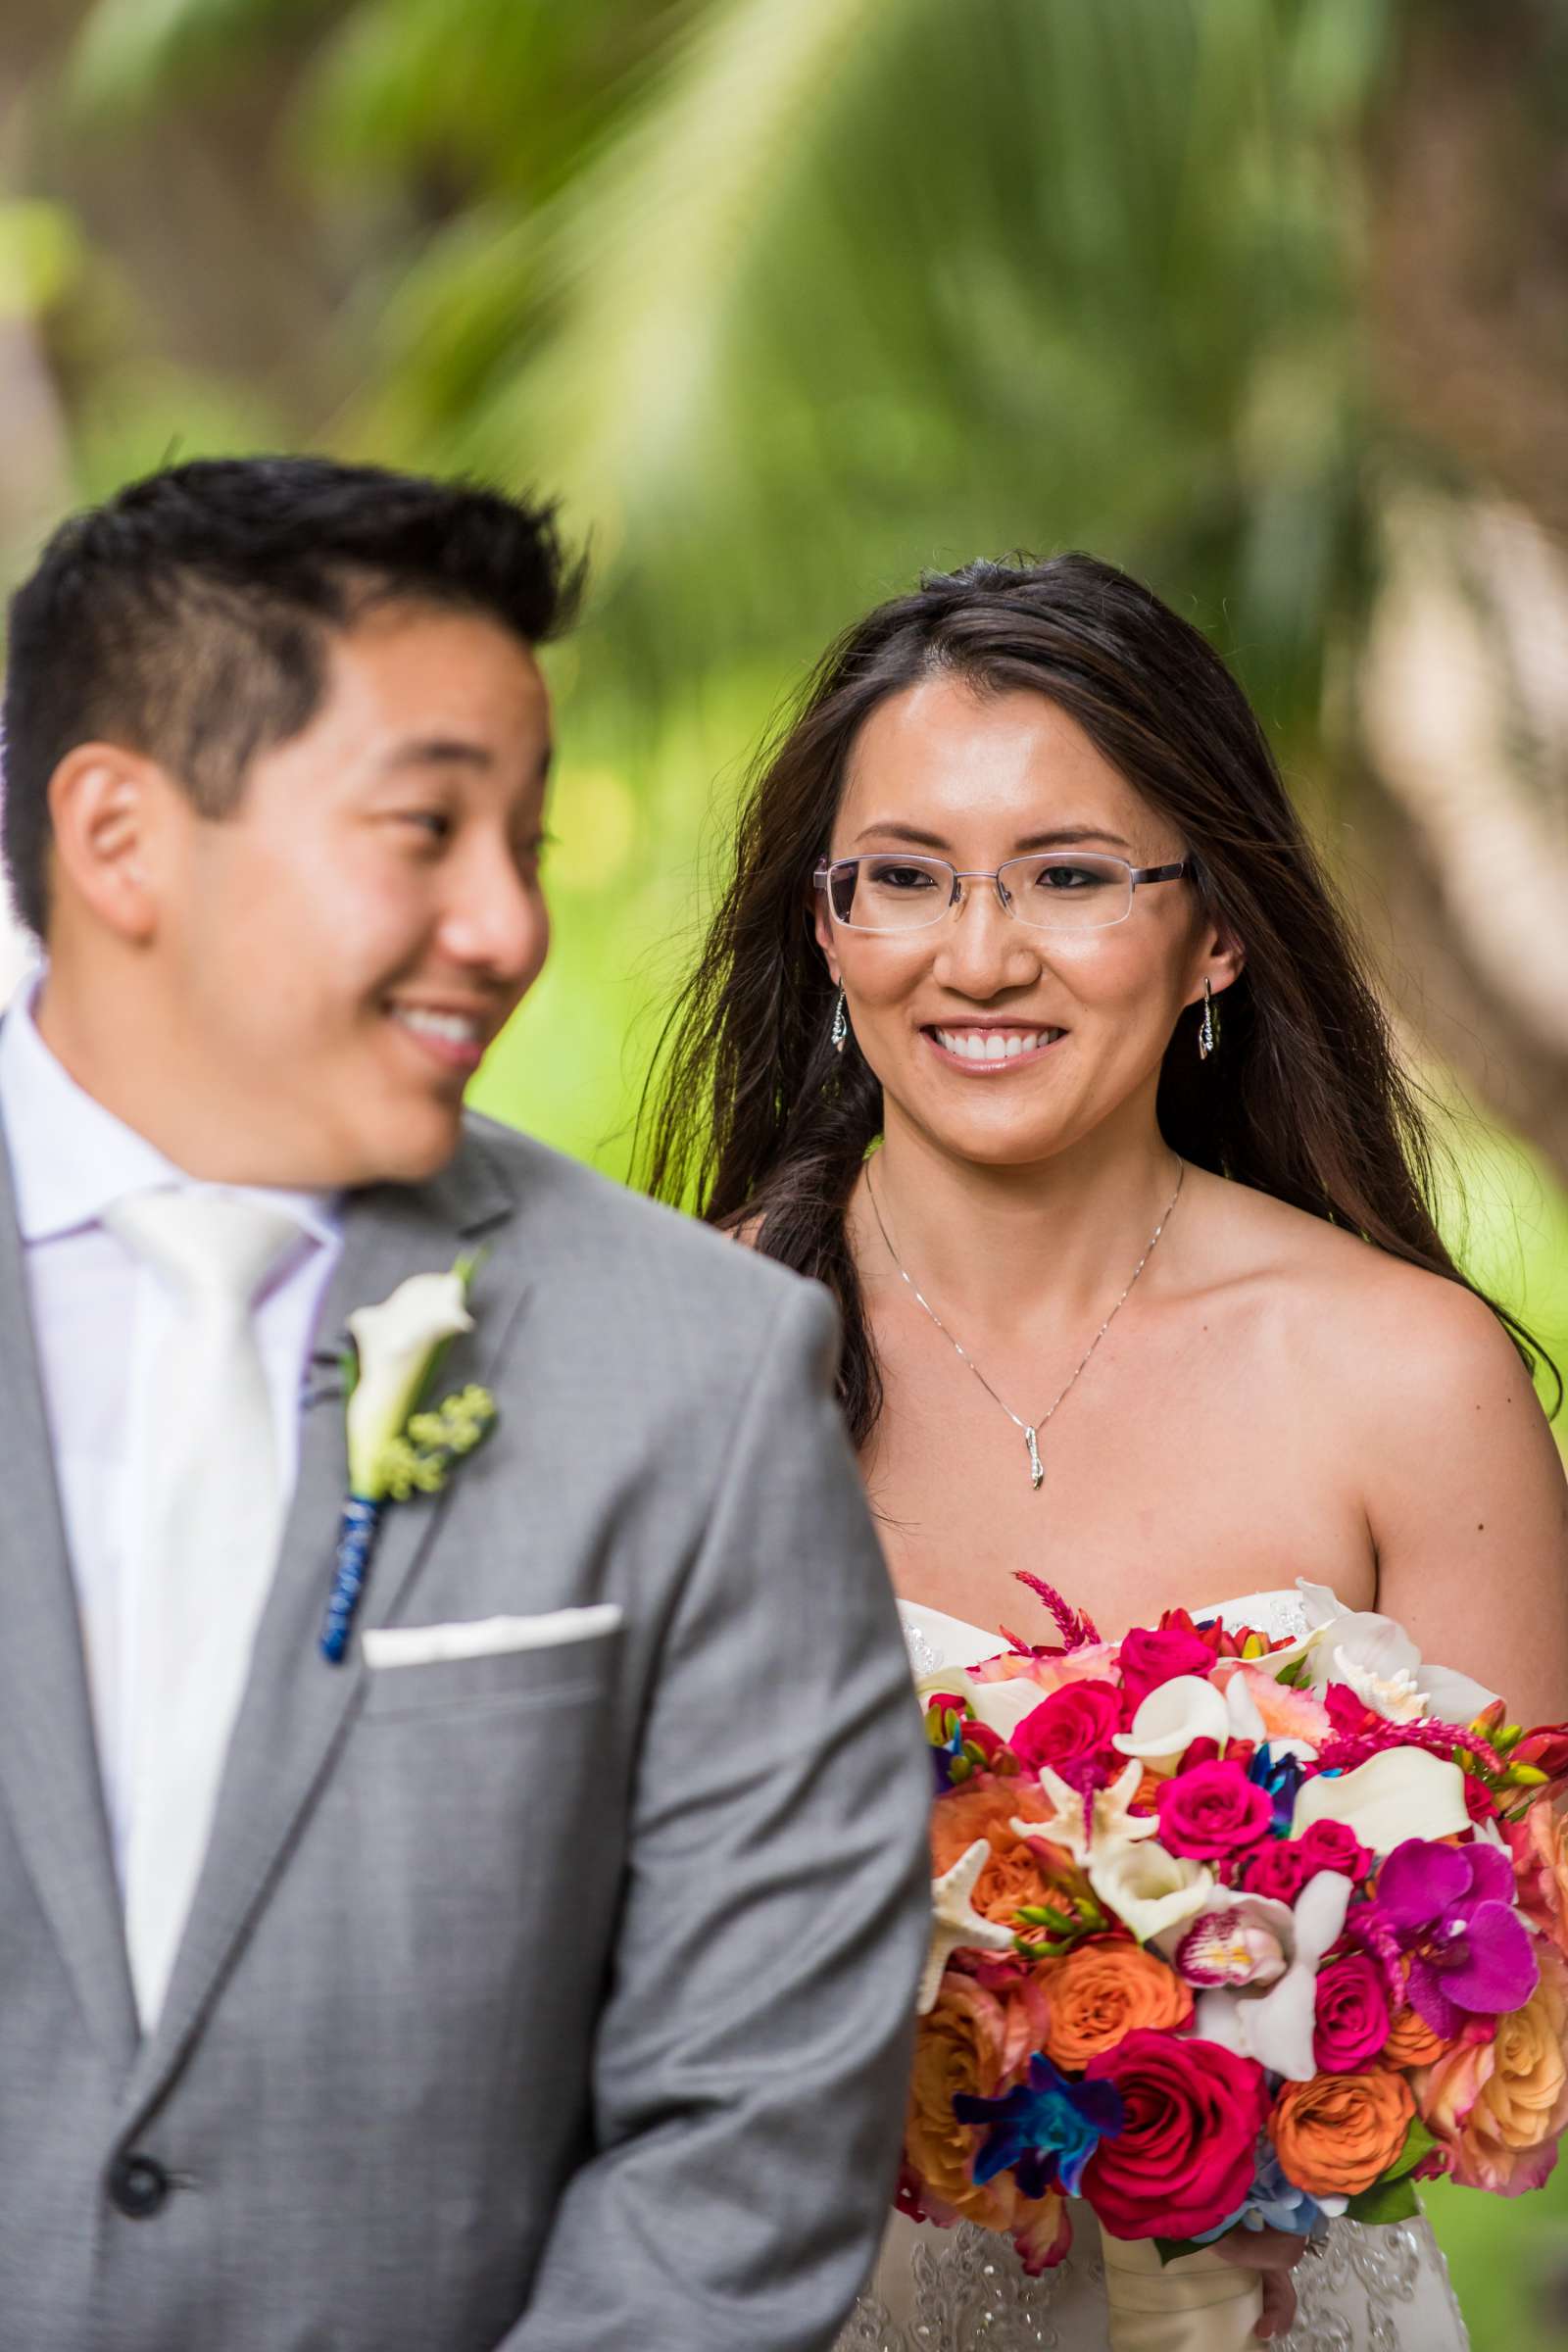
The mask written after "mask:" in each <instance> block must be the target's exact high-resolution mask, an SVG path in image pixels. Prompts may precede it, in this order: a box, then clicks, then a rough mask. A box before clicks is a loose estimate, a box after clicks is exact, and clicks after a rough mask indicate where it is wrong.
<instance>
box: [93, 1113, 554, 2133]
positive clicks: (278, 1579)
mask: <svg viewBox="0 0 1568 2352" xmlns="http://www.w3.org/2000/svg"><path fill="white" fill-rule="evenodd" d="M514 1207H515V1199H514V1196H513V1193H512V1191H511V1189H510V1188H509V1187H508V1186H507V1185H506V1184H505V1182H504V1180H503V1179H502V1178H501V1177H500V1175H499V1174H498V1172H497V1171H496V1170H494V1169H493V1167H492V1165H491V1162H490V1160H489V1159H488V1158H487V1156H486V1155H485V1153H484V1152H483V1149H482V1146H481V1145H479V1144H478V1143H476V1142H474V1141H473V1140H472V1139H471V1138H470V1139H468V1140H467V1141H466V1143H465V1145H464V1147H463V1149H462V1151H461V1152H460V1153H459V1155H458V1157H457V1159H456V1160H454V1161H453V1163H452V1165H451V1167H450V1168H448V1169H447V1170H446V1171H445V1172H444V1173H443V1175H442V1176H441V1177H439V1178H437V1179H436V1180H435V1181H434V1182H433V1183H431V1184H429V1185H427V1186H424V1187H422V1188H419V1189H417V1190H416V1189H407V1190H405V1189H402V1188H391V1187H388V1188H385V1189H382V1190H378V1191H376V1192H373V1193H367V1194H364V1195H361V1196H359V1197H358V1198H357V1199H356V1201H354V1202H353V1203H352V1204H351V1206H350V1210H349V1214H348V1218H347V1222H346V1225H345V1230H344V1243H343V1251H342V1256H341V1258H340V1260H339V1263H338V1266H337V1269H336V1272H335V1273H334V1275H333V1278H332V1282H331V1285H330V1288H329V1290H328V1293H327V1298H326V1301H325V1305H324V1307H323V1310H322V1318H321V1326H320V1332H321V1341H322V1344H323V1346H331V1345H334V1344H335V1343H336V1342H337V1341H338V1338H339V1335H342V1334H344V1333H345V1331H346V1323H347V1317H348V1315H349V1314H350V1312H351V1311H352V1310H353V1309H354V1308H355V1307H357V1306H364V1305H368V1304H371V1303H374V1302H375V1301H377V1300H379V1299H384V1298H385V1297H386V1296H387V1295H388V1294H389V1293H390V1292H391V1291H392V1290H394V1289H395V1288H396V1286H397V1285H398V1283H400V1282H402V1281H403V1280H404V1279H405V1278H406V1277H407V1276H408V1275H410V1274H417V1273H426V1272H438V1271H444V1270H445V1269H446V1268H447V1267H449V1266H450V1265H452V1264H453V1262H454V1261H455V1260H456V1259H457V1258H458V1257H459V1256H460V1255H461V1254H462V1252H463V1251H464V1250H465V1249H470V1250H471V1249H472V1247H473V1245H474V1243H475V1241H476V1240H477V1239H479V1238H480V1237H481V1236H482V1235H483V1234H484V1233H485V1231H486V1230H487V1229H489V1228H491V1227H493V1226H494V1225H496V1224H497V1223H498V1222H500V1221H502V1220H504V1219H505V1218H506V1217H507V1216H508V1215H510V1214H511V1212H512V1210H513V1209H514ZM522 1289H523V1285H522V1278H521V1276H520V1274H517V1273H515V1272H514V1273H512V1274H511V1275H506V1274H502V1273H499V1272H497V1271H496V1270H494V1269H483V1268H482V1269H481V1271H480V1274H479V1277H478V1280H477V1282H476V1284H475V1289H474V1295H473V1306H474V1318H475V1325H476V1328H475V1330H474V1331H473V1332H472V1333H471V1334H469V1335H466V1337H465V1338H464V1339H462V1340H461V1341H459V1342H458V1343H457V1344H456V1346H455V1347H454V1348H453V1351H452V1354H451V1356H450V1358H449V1359H448V1363H447V1366H446V1371H445V1373H444V1375H443V1385H450V1386H452V1387H454V1388H458V1387H461V1386H462V1385H463V1384H464V1383H465V1382H466V1381H468V1380H477V1381H484V1380H485V1379H486V1378H487V1375H488V1374H489V1372H490V1370H491V1367H492V1366H493V1364H494V1363H495V1361H496V1360H497V1357H498V1354H499V1350H500V1348H501V1347H502V1346H503V1344H504V1343H505V1341H506V1339H507V1337H508V1336H509V1333H510V1331H511V1328H512V1326H513V1324H514V1322H515V1317H516V1313H517V1310H518V1308H519V1306H520V1304H521V1299H522ZM460 1475H461V1473H460ZM346 1477H347V1471H346V1461H345V1451H344V1431H343V1403H342V1397H341V1395H340V1394H337V1393H336V1391H335V1387H334V1388H333V1390H331V1391H330V1392H328V1393H322V1394H319V1395H318V1396H317V1398H316V1400H315V1401H313V1402H311V1403H309V1404H308V1405H307V1406H306V1409H305V1413H304V1418H303V1423H302V1427H301V1446H300V1468H299V1478H298V1483H297V1486H296V1489H295V1495H294V1501H293V1506H292V1509H291V1511H290V1514H289V1520H288V1525H287V1528H286V1529H285V1532H284V1537H283V1544H282V1548H281V1552H280V1555H279V1560H278V1568H277V1574H276V1576H275V1578H274V1580H273V1586H272V1591H271V1594H270V1598H269V1601H268V1605H267V1609H266V1612H265V1614H264V1616H263V1619H262V1624H261V1629H260V1631H259V1633H258V1635H257V1640H256V1649H255V1654H254V1657H253V1659H252V1664H251V1673H250V1679H249V1682H248V1684H247V1686H246V1691H245V1695H244V1698H243V1700H242V1702H241V1705H240V1712H239V1716H238V1720H237V1721H236V1724H235V1727H234V1735H233V1739H232V1741H231V1743H230V1747H229V1753H228V1760H227V1762H226V1764H225V1766H224V1770H223V1779H222V1785H221V1789H220V1791H219V1799H218V1810H217V1813H216V1815H215V1817H214V1823H213V1833H212V1838H211V1840H210V1843H209V1846H208V1851H207V1857H206V1860H205V1862H204V1864H203V1866H202V1875H201V1878H200V1880H199V1881H198V1884H197V1887H196V1892H195V1896H194V1898H193V1900H192V1904H191V1911H190V1917H189V1919H188V1921H187V1922H186V1927H185V1933H184V1936H183V1938H182V1940H181V1943H180V1947H179V1952H178V1955H177V1957H176V1959H175V1962H174V1968H173V1973H172V1977H171V1979H170V1985H169V1992H168V1996H167V1998H166V2000H165V2003H164V2007H163V2011H162V2013H161V2015H160V2017H159V2019H158V2022H157V2024H156V2026H155V2027H154V2029H153V2032H152V2034H150V2035H149V2037H148V2039H147V2041H146V2043H145V2044H144V2046H143V2048H142V2051H141V2053H140V2056H139V2058H138V2060H137V2064H136V2067H135V2071H134V2074H133V2076H132V2079H131V2082H130V2084H129V2090H128V2100H129V2104H130V2106H131V2107H132V2108H134V2109H135V2110H136V2111H137V2112H138V2113H140V2112H144V2111H145V2109H146V2108H147V2107H148V2106H149V2105H150V2104H151V2103H152V2102H153V2100H154V2099H155V2098H156V2097H157V2096H158V2094H159V2092H160V2090H161V2088H162V2086H163V2084H164V2083H165V2082H167V2080H168V2078H169V2076H170V2074H171V2073H172V2070H173V2068H174V2067H175V2066H176V2065H177V2064H178V2063H179V2061H180V2058H181V2056H182V2054H183V2052H184V2050H185V2047H186V2046H187V2044H188V2042H189V2040H190V2037H191V2035H192V2034H193V2033H194V2032H195V2031H196V2030H197V2028H198V2027H199V2025H200V2023H201V2020H202V2018H203V2016H204V2015H205V2013H206V2011H207V2009H208V2008H209V2006H210V2005H211V2002H212V2001H213V1999H214V1997H215V1996H216V1993H217V1991H218V1988H219V1986H220V1984H221V1979H222V1976H223V1974H224V1972H225V1970H226V1969H227V1967H228V1966H229V1963H230V1961H231V1959H232V1957H233V1955H234V1953H235V1951H236V1949H237V1947H238V1945H239V1944H240V1942H241V1940H242V1939H243V1936H244V1934H245V1932H246V1930H247V1928H248V1927H249V1925H250V1923H251V1920H252V1918H253V1917H254V1915H255V1913H256V1911H257V1910H258V1908H259V1906H260V1905H261V1903H262V1901H263V1900H264V1899H265V1895H266V1891H267V1887H268V1885H269V1883H270V1880H271V1878H272V1876H273V1874H274V1872H275V1870H276V1869H277V1866H278V1864H279V1861H280V1860H281V1858H282V1856H283V1854H284V1852H285V1850H286V1848H287V1846H288V1844H289V1841H290V1839H291V1838H293V1837H294V1835H295V1834H296V1832H297V1830H298V1828H299V1826H300V1824H301V1822H302V1819H303V1817H304V1815H305V1814H306V1812H307V1810H308V1808H309V1806H310V1804H311V1802H312V1800H313V1798H314V1797H315V1795H316V1793H317V1791H318V1790H319V1788H320V1786H321V1784H322V1782H323V1781H324V1779H325V1777H326V1776H327V1774H328V1773H329V1771H330V1769H331V1765H332V1762H333V1760H334V1758H335V1756H336V1753H337V1750H338V1747H339V1745H340V1743H341V1741H342V1739H343V1737H344V1735H345V1733H346V1731H347V1729H348V1726H349V1723H350V1721H351V1719H352V1717H353V1714H354V1710H355V1707H356V1704H357V1701H358V1698H359V1694H360V1689H361V1684H362V1681H363V1677H364V1671H365V1670H364V1667H363V1666H362V1664H361V1662H360V1657H359V1647H358V1642H357V1641H356V1642H355V1643H354V1644H353V1646H352V1647H351V1649H350V1652H349V1655H348V1657H347V1658H346V1659H345V1660H344V1662H343V1664H342V1665H341V1666H329V1665H327V1664H326V1663H325V1661H324V1660H323V1659H322V1658H321V1656H320V1654H319V1650H318V1648H317V1640H318V1636H319V1632H320V1626H321V1617H322V1612H323V1610H324V1608H325V1605H326V1598H327V1593H328V1589H329V1585H330V1581H331V1573H332V1559H333V1549H334V1545H335V1543H336V1538H337V1526H338V1517H339V1513H340V1511H341V1508H342V1504H343V1498H344V1493H345V1487H346ZM439 1517H440V1497H428V1498H427V1497H417V1498H416V1499H415V1500H413V1501H411V1502H408V1503H402V1504H396V1505H393V1506H392V1507H391V1508H389V1509H388V1511H387V1512H386V1514H385V1515H384V1517H383V1519H382V1522H381V1527H380V1531H379V1537H378V1541H377V1544H376V1547H375V1553H374V1557H373V1559H372V1562H371V1566H370V1571H369V1576H368V1580H367V1583H366V1588H365V1593H364V1595H363V1597H362V1599H361V1603H360V1609H359V1613H358V1618H357V1621H356V1633H357V1634H358V1632H359V1631H360V1630H362V1629H363V1628H364V1627H366V1626H374V1625H380V1624H384V1623H385V1622H386V1621H387V1619H388V1618H389V1617H390V1616H391V1615H392V1614H393V1613H394V1612H395V1610H396V1608H397V1605H398V1601H399V1598H400V1595H401V1594H402V1593H403V1591H404V1589H405V1587H406V1585H407V1583H408V1580H409V1578H410V1576H411V1575H412V1574H413V1572H414V1570H415V1568H416V1566H417V1563H418V1560H419V1558H420V1555H421V1554H422V1552H423V1550H424V1548H425V1546H426V1545H427V1544H428V1543H429V1541H430V1539H431V1536H432V1535H433V1533H434V1530H435V1527H436V1525H437V1523H438V1521H439Z"/></svg>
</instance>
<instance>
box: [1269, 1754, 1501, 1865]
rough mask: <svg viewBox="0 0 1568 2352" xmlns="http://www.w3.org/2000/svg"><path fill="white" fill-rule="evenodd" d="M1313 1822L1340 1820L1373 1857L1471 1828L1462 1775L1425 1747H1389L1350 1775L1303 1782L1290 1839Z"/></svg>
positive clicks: (1448, 1836)
mask: <svg viewBox="0 0 1568 2352" xmlns="http://www.w3.org/2000/svg"><path fill="white" fill-rule="evenodd" d="M1315 1821H1343V1822H1344V1824H1345V1826H1346V1828H1347V1829H1348V1830H1349V1831H1351V1832H1352V1833H1353V1835H1354V1836H1355V1837H1356V1838H1357V1839H1358V1840H1359V1841H1360V1843H1361V1844H1362V1845H1366V1846H1370V1847H1371V1849H1372V1851H1373V1853H1375V1854H1377V1855H1379V1856H1382V1855H1384V1854H1392V1853H1393V1851H1394V1849H1395V1847H1396V1846H1397V1845H1402V1844H1403V1842H1404V1840H1405V1838H1455V1837H1458V1836H1460V1835H1461V1834H1462V1833H1463V1832H1464V1831H1466V1830H1468V1829H1469V1827H1470V1814H1469V1811H1468V1808H1467V1807H1466V1805H1465V1801H1464V1774H1463V1773H1462V1772H1461V1771H1460V1769H1459V1767H1458V1765H1457V1764H1450V1763H1449V1762H1448V1760H1447V1758H1446V1756H1434V1755H1430V1754H1429V1753H1428V1752H1427V1750H1426V1749H1425V1748H1424V1747H1389V1748H1385V1749H1384V1751H1383V1753H1382V1754H1381V1755H1377V1756H1370V1757H1369V1758H1368V1759H1367V1761H1366V1763H1364V1764H1358V1765H1357V1766H1356V1768H1355V1770H1354V1772H1346V1773H1334V1774H1328V1773H1320V1774H1318V1775H1317V1776H1316V1778H1314V1779H1312V1780H1310V1781H1303V1782H1302V1784H1301V1787H1300V1789H1299V1791H1298V1793H1297V1798H1296V1811H1295V1813H1294V1815H1293V1817H1292V1821H1291V1836H1292V1837H1293V1838H1299V1837H1302V1836H1303V1835H1304V1834H1305V1832H1306V1831H1307V1830H1309V1829H1310V1828H1311V1827H1312V1824H1313V1823H1314V1822H1315Z"/></svg>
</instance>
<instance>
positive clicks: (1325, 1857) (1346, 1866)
mask: <svg viewBox="0 0 1568 2352" xmlns="http://www.w3.org/2000/svg"><path fill="white" fill-rule="evenodd" d="M1299 1844H1300V1848H1301V1858H1302V1860H1303V1861H1304V1862H1305V1864H1306V1878H1308V1879H1315V1878H1316V1877H1317V1874H1318V1872H1319V1871H1320V1870H1337V1871H1339V1872H1340V1874H1341V1876H1342V1877H1344V1878H1347V1879H1349V1880H1351V1881H1353V1883H1354V1884H1355V1885H1356V1886H1357V1887H1359V1886H1360V1884H1361V1881H1362V1880H1363V1879H1364V1878H1365V1877H1366V1875H1367V1872H1368V1871H1369V1870H1370V1869H1371V1867H1372V1863H1373V1859H1374V1857H1373V1855H1372V1852H1371V1850H1370V1848H1369V1847H1367V1846H1364V1845H1362V1844H1361V1843H1360V1841H1359V1839H1358V1838H1356V1835H1355V1832H1354V1831H1353V1830H1348V1829H1347V1828H1346V1826H1345V1824H1344V1822H1343V1821H1314V1822H1313V1824H1312V1826H1311V1828H1310V1829H1309V1830H1308V1831H1307V1832H1306V1835H1305V1836H1304V1837H1303V1838H1301V1839H1300V1840H1299ZM1301 1883H1302V1885H1303V1886H1304V1885H1305V1884H1306V1880H1305V1879H1303V1880H1302V1882H1301Z"/></svg>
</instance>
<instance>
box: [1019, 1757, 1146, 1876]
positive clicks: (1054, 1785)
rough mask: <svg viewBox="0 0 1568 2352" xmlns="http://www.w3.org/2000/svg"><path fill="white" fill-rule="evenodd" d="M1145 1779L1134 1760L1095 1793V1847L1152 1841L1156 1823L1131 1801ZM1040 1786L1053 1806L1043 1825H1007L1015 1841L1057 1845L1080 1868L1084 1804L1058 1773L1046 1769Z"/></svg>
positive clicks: (1084, 1857)
mask: <svg viewBox="0 0 1568 2352" xmlns="http://www.w3.org/2000/svg"><path fill="white" fill-rule="evenodd" d="M1143 1777H1144V1768H1143V1766H1142V1764H1140V1763H1138V1762H1137V1761H1136V1760H1135V1761H1134V1762H1133V1763H1131V1764H1129V1765H1128V1766H1127V1768H1126V1770H1125V1771H1124V1772H1121V1773H1118V1774H1117V1776H1116V1778H1115V1780H1113V1781H1112V1782H1111V1784H1110V1787H1109V1788H1108V1789H1097V1790H1096V1791H1095V1836H1094V1842H1095V1845H1096V1847H1097V1848H1098V1847H1100V1846H1102V1845H1105V1844H1110V1845H1121V1844H1124V1843H1125V1842H1126V1841H1127V1840H1128V1839H1129V1838H1152V1836H1153V1835H1154V1832H1155V1831H1156V1830H1157V1829H1158V1827H1159V1823H1158V1821H1157V1820H1156V1819H1155V1817H1154V1815H1153V1814H1152V1813H1134V1812H1133V1811H1132V1809H1131V1808H1132V1800H1133V1798H1134V1797H1135V1796H1136V1795H1137V1793H1138V1789H1139V1785H1140V1784H1141V1782H1142V1780H1143ZM1040 1786H1041V1788H1042V1789H1044V1790H1045V1792H1046V1794H1047V1796H1049V1797H1050V1799H1051V1801H1052V1803H1053V1804H1054V1806H1055V1808H1056V1809H1055V1811H1054V1813H1051V1814H1048V1815H1047V1817H1046V1819H1045V1820H1044V1821H1021V1820H1020V1821H1012V1822H1009V1823H1008V1824H1007V1827H1008V1828H1009V1829H1010V1830H1011V1832H1012V1834H1013V1836H1014V1837H1015V1838H1044V1839H1045V1840H1046V1842H1047V1844H1048V1845H1059V1846H1061V1847H1063V1848H1064V1849H1065V1851H1066V1852H1067V1853H1069V1854H1071V1856H1072V1858H1073V1860H1074V1861H1075V1862H1076V1863H1078V1864H1079V1866H1080V1867H1082V1865H1083V1864H1084V1863H1086V1862H1087V1861H1088V1860H1089V1839H1088V1838H1087V1837H1086V1835H1085V1832H1084V1800H1083V1796H1082V1794H1081V1793H1080V1791H1079V1790H1078V1789H1069V1788H1068V1786H1067V1784H1066V1782H1065V1781H1064V1780H1063V1779H1062V1778H1061V1775H1060V1774H1059V1773H1055V1772H1053V1771H1052V1769H1051V1767H1050V1765H1049V1764H1047V1765H1045V1766H1044V1767H1043V1768H1042V1770H1041V1774H1040Z"/></svg>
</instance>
